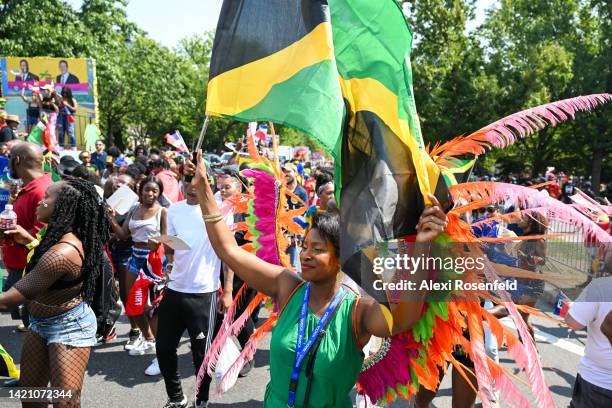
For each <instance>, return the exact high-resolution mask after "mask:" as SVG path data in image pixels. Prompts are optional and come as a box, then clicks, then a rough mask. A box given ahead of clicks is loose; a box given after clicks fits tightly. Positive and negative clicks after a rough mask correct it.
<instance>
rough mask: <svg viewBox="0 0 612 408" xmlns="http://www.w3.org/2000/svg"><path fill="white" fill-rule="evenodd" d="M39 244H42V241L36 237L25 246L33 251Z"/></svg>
mask: <svg viewBox="0 0 612 408" xmlns="http://www.w3.org/2000/svg"><path fill="white" fill-rule="evenodd" d="M38 244H40V241H39V240H37V239H35V240H34V241H32V242H30V243H29V244H26V246H25V247H26V248H27V249H28V250H29V251H31V250H33V249H34V248H36V247H37V246H38Z"/></svg>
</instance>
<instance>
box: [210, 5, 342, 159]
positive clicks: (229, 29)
mask: <svg viewBox="0 0 612 408" xmlns="http://www.w3.org/2000/svg"><path fill="white" fill-rule="evenodd" d="M209 72H210V73H209V82H208V94H207V99H206V113H207V114H208V115H214V116H223V117H228V118H232V119H236V120H240V121H246V122H254V121H271V122H275V123H280V124H284V125H287V126H290V127H293V128H295V129H298V130H300V131H302V132H304V133H305V134H307V135H309V136H311V137H313V138H315V139H316V140H318V141H319V142H320V143H321V144H322V145H323V147H324V148H325V149H326V150H327V151H328V152H330V153H332V154H334V153H335V152H336V151H337V150H338V149H337V146H336V144H337V142H338V140H339V135H340V129H341V125H342V115H343V109H344V105H343V103H342V96H341V91H340V84H339V82H338V72H337V69H336V65H335V62H334V53H333V46H332V35H331V26H330V23H329V12H328V8H327V1H324V0H225V1H224V2H223V6H222V8H221V14H220V16H219V22H218V25H217V31H216V34H215V40H214V44H213V51H212V56H211V62H210V71H209Z"/></svg>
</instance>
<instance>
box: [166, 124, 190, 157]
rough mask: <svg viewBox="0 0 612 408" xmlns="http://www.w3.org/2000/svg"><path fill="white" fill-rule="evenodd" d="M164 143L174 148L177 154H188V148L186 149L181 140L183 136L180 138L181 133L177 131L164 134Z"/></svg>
mask: <svg viewBox="0 0 612 408" xmlns="http://www.w3.org/2000/svg"><path fill="white" fill-rule="evenodd" d="M165 141H166V143H168V144H169V145H170V146H174V148H176V151H177V152H179V153H189V148H187V144H186V143H185V141H184V140H183V136H181V133H180V132H179V131H178V130H177V131H175V132H174V133H172V134H169V133H166V136H165Z"/></svg>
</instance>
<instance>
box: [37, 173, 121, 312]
mask: <svg viewBox="0 0 612 408" xmlns="http://www.w3.org/2000/svg"><path fill="white" fill-rule="evenodd" d="M61 183H62V189H61V191H60V192H59V194H58V197H57V200H56V202H55V208H54V210H53V214H52V215H51V218H50V219H49V224H48V225H47V231H46V232H45V235H44V236H43V238H42V240H41V242H40V245H38V246H37V247H36V249H35V250H34V254H33V255H32V259H31V260H30V262H29V263H28V266H27V269H26V272H30V271H31V270H32V269H34V267H35V266H36V264H37V263H38V261H39V259H40V258H41V257H42V256H43V254H45V253H46V252H47V251H48V250H49V249H50V248H51V247H52V246H54V245H55V244H57V243H58V242H59V241H60V240H61V239H62V237H63V236H64V235H66V234H68V233H73V234H74V235H76V236H77V238H78V239H79V240H81V243H82V245H83V258H84V259H83V266H82V267H81V273H82V277H83V287H82V291H81V293H82V295H83V298H84V299H85V300H87V301H90V302H91V301H92V300H93V295H94V290H95V287H96V280H97V279H98V277H99V276H100V274H101V273H102V265H103V256H104V251H105V249H104V247H105V245H106V243H107V242H108V240H109V239H110V218H109V215H108V206H107V205H106V203H105V202H104V201H103V200H102V199H101V198H100V195H99V194H98V192H97V191H96V189H95V187H94V185H93V183H91V182H89V181H87V180H83V179H79V178H74V177H67V178H65V179H64V180H63V181H62V182H61Z"/></svg>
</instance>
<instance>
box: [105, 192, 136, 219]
mask: <svg viewBox="0 0 612 408" xmlns="http://www.w3.org/2000/svg"><path fill="white" fill-rule="evenodd" d="M106 202H107V203H108V205H109V206H110V207H111V208H112V209H113V210H115V212H116V213H117V214H120V215H123V214H125V213H126V212H128V211H129V209H130V208H132V206H133V205H134V204H136V203H137V202H138V195H136V193H135V192H133V191H132V189H131V188H129V187H128V186H127V185H123V186H121V187H119V189H118V190H117V191H115V192H114V193H113V195H112V196H110V197H108V199H107V200H106Z"/></svg>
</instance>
